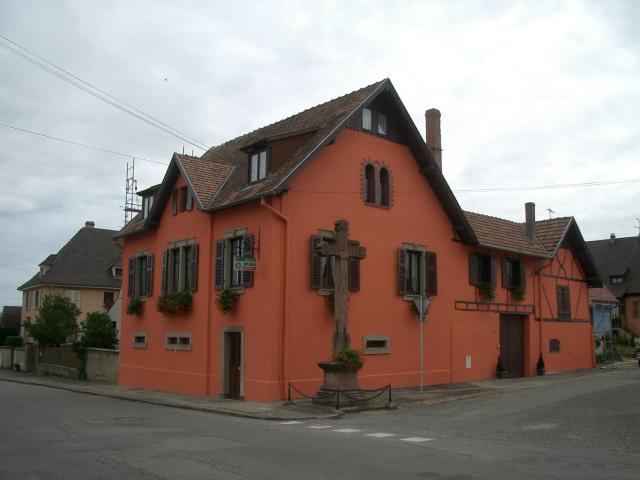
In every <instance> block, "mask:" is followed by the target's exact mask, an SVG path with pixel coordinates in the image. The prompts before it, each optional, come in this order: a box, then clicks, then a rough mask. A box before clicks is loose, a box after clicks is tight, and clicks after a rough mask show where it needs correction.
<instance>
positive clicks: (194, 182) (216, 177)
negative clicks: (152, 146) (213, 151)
mask: <svg viewBox="0 0 640 480" xmlns="http://www.w3.org/2000/svg"><path fill="white" fill-rule="evenodd" d="M176 158H177V159H178V162H179V163H180V166H181V167H182V169H183V170H184V173H185V176H186V178H187V179H188V181H189V182H190V183H191V186H192V187H193V190H194V191H195V194H196V196H197V197H198V199H199V201H200V205H202V208H208V207H209V204H210V203H211V201H212V200H213V198H214V197H215V195H216V193H218V191H219V190H220V187H222V186H223V185H224V183H225V181H226V180H227V179H228V178H229V175H230V174H231V173H232V172H233V170H234V168H235V167H234V166H232V165H224V164H221V163H215V162H207V161H204V160H202V159H200V158H198V157H192V156H190V155H180V154H177V153H176Z"/></svg>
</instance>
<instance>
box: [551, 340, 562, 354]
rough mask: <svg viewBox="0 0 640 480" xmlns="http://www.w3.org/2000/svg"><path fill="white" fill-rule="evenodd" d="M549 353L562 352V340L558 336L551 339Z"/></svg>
mask: <svg viewBox="0 0 640 480" xmlns="http://www.w3.org/2000/svg"><path fill="white" fill-rule="evenodd" d="M549 353H560V340H558V339H557V338H552V339H551V340H549Z"/></svg>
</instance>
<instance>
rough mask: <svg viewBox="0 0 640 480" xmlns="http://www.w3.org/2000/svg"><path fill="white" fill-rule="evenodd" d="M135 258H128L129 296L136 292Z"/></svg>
mask: <svg viewBox="0 0 640 480" xmlns="http://www.w3.org/2000/svg"><path fill="white" fill-rule="evenodd" d="M135 272H136V258H135V257H131V258H129V272H128V281H127V294H128V295H129V297H133V296H134V295H135V292H136V274H135Z"/></svg>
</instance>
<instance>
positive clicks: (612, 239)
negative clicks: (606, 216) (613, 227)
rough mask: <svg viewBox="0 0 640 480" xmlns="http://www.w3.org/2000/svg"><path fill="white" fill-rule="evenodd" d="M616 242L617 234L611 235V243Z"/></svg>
mask: <svg viewBox="0 0 640 480" xmlns="http://www.w3.org/2000/svg"><path fill="white" fill-rule="evenodd" d="M615 242H616V234H615V233H612V234H611V235H609V243H611V244H613V243H615Z"/></svg>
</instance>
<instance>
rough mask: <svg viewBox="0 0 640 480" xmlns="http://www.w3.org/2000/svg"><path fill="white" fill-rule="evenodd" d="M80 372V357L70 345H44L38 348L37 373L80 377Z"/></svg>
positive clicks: (81, 366) (81, 368)
mask: <svg viewBox="0 0 640 480" xmlns="http://www.w3.org/2000/svg"><path fill="white" fill-rule="evenodd" d="M82 372H83V365H82V359H81V358H80V356H79V355H78V354H77V353H76V352H74V351H73V349H72V348H71V346H61V347H46V348H42V349H41V350H40V362H39V365H38V373H48V374H51V375H58V376H60V377H69V378H81V377H82Z"/></svg>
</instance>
